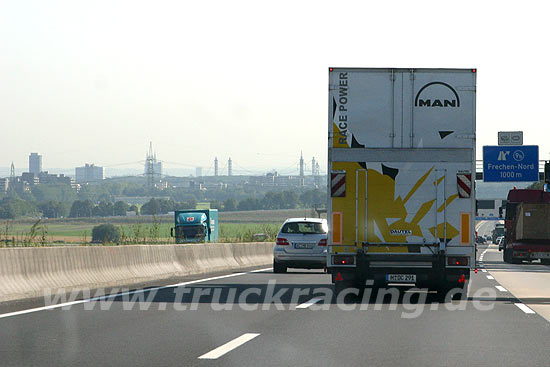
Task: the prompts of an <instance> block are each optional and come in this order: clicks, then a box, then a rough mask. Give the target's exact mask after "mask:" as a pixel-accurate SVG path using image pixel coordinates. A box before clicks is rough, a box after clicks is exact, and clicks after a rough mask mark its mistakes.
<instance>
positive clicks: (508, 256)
mask: <svg viewBox="0 0 550 367" xmlns="http://www.w3.org/2000/svg"><path fill="white" fill-rule="evenodd" d="M511 255H512V253H511V252H510V250H508V249H504V253H503V254H502V260H504V262H505V263H508V264H511V263H512V256H511Z"/></svg>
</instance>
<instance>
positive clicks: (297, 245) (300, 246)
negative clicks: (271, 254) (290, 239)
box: [294, 243, 313, 250]
mask: <svg viewBox="0 0 550 367" xmlns="http://www.w3.org/2000/svg"><path fill="white" fill-rule="evenodd" d="M294 248H295V249H297V250H301V249H310V248H313V243H295V244H294Z"/></svg>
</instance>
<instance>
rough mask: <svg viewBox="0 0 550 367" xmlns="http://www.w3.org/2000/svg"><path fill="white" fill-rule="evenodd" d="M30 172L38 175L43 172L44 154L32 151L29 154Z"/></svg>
mask: <svg viewBox="0 0 550 367" xmlns="http://www.w3.org/2000/svg"><path fill="white" fill-rule="evenodd" d="M29 172H30V173H34V174H35V175H36V176H38V174H39V173H40V172H42V156H41V155H40V154H38V153H31V155H29Z"/></svg>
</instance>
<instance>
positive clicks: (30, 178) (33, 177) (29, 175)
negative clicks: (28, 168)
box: [21, 172, 40, 186]
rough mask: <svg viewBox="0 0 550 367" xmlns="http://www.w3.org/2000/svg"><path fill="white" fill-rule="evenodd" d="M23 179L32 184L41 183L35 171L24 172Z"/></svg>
mask: <svg viewBox="0 0 550 367" xmlns="http://www.w3.org/2000/svg"><path fill="white" fill-rule="evenodd" d="M21 181H22V182H26V183H27V184H29V185H30V186H34V185H38V184H39V183H40V179H39V178H38V174H36V173H34V172H23V173H22V174H21Z"/></svg>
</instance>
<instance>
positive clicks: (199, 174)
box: [195, 167, 202, 177]
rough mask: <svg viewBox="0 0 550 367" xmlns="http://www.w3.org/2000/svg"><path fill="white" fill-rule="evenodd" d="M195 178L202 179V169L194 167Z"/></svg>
mask: <svg viewBox="0 0 550 367" xmlns="http://www.w3.org/2000/svg"><path fill="white" fill-rule="evenodd" d="M195 177H202V167H195Z"/></svg>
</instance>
